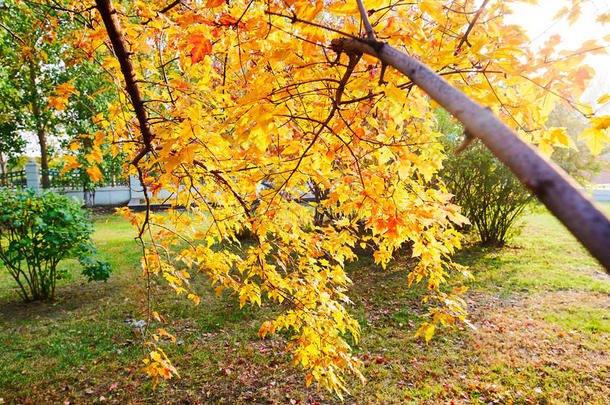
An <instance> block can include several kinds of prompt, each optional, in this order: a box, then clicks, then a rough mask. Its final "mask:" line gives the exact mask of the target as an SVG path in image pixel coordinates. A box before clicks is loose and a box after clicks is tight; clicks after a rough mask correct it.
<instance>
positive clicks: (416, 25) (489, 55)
mask: <svg viewBox="0 0 610 405" xmlns="http://www.w3.org/2000/svg"><path fill="white" fill-rule="evenodd" d="M83 3H84V4H82V3H81V2H69V3H68V2H67V3H66V4H65V5H64V6H62V7H63V8H64V9H65V11H66V12H68V13H70V14H72V15H77V16H79V18H81V19H83V20H85V21H86V24H85V27H86V29H83V31H82V35H80V36H78V37H77V36H75V41H74V42H73V43H72V47H73V48H76V49H79V50H80V51H82V53H83V56H84V57H88V58H94V59H99V60H100V61H101V62H102V63H103V66H104V67H105V68H106V69H107V70H108V73H109V75H110V76H111V77H112V81H113V83H115V84H117V85H118V86H119V87H120V88H122V89H123V88H124V93H122V94H121V96H120V97H119V100H118V101H117V103H115V104H114V105H113V106H111V107H110V108H109V110H108V113H107V114H105V116H104V120H103V125H105V128H106V131H107V133H108V135H109V136H110V137H112V138H111V139H112V143H111V142H110V141H106V143H108V144H110V143H111V144H112V145H113V147H117V148H118V147H120V150H121V151H122V152H123V153H125V154H126V155H127V156H128V157H129V163H130V164H131V166H130V169H129V170H130V173H131V174H134V175H137V176H139V178H140V180H141V182H142V184H143V187H144V190H145V194H146V196H147V197H146V199H147V201H148V202H150V199H151V198H152V197H154V196H155V194H156V193H157V192H158V190H160V189H161V188H166V189H169V190H171V191H175V192H176V195H177V196H176V199H175V200H174V202H173V203H174V205H175V206H181V207H187V209H189V212H190V214H191V215H189V216H185V215H181V214H179V213H177V212H175V211H170V212H169V213H168V215H167V216H158V215H153V214H151V213H150V212H149V210H147V211H146V212H145V213H143V214H142V215H137V214H133V213H130V212H128V211H127V210H124V211H123V212H124V213H125V215H126V216H127V217H128V218H130V220H131V221H132V222H133V223H134V224H135V225H137V227H138V229H139V237H140V240H141V242H142V245H143V247H144V251H145V254H144V258H143V272H144V276H145V277H153V276H155V275H162V276H163V277H164V278H165V279H167V280H168V282H169V283H170V285H171V286H172V287H173V288H175V290H176V291H177V292H178V293H181V292H187V293H188V295H187V296H188V297H189V298H190V299H192V300H193V301H194V302H195V304H197V303H198V297H197V296H196V295H195V294H193V293H192V292H189V287H188V280H189V274H190V273H189V270H192V271H200V272H204V273H205V274H207V275H208V277H209V278H210V280H211V282H212V284H214V285H216V289H217V292H218V293H219V294H220V293H221V292H222V291H223V290H225V289H227V290H229V291H232V292H234V293H235V294H236V295H237V296H238V297H239V301H240V305H241V306H243V305H245V304H246V303H250V304H252V305H260V304H261V301H262V300H268V301H271V302H275V303H277V304H278V305H280V307H281V308H282V309H283V311H282V313H281V314H280V315H278V316H277V317H275V318H274V319H271V320H269V321H267V322H265V323H264V324H263V325H262V326H261V328H260V335H261V336H262V337H265V336H266V335H267V334H268V333H274V332H277V331H279V330H283V329H284V330H287V331H288V332H289V334H290V335H291V336H292V338H291V339H290V341H289V342H288V345H289V347H290V349H291V350H292V353H293V356H294V359H295V362H296V363H297V364H301V365H302V366H303V367H304V368H305V369H307V370H308V372H309V374H308V375H307V377H306V382H307V384H310V383H311V382H312V381H313V380H316V381H317V382H318V383H320V384H321V385H322V386H326V387H328V388H330V389H334V390H336V391H337V392H340V391H341V390H342V389H344V388H345V387H344V383H343V380H342V378H341V373H342V370H346V369H347V370H350V371H352V372H353V373H355V374H356V375H358V376H360V377H361V378H363V377H362V374H361V372H360V369H359V361H358V359H357V358H356V357H355V356H353V355H352V354H351V352H350V347H349V345H348V343H347V341H346V339H345V335H346V334H347V333H350V334H352V336H353V337H354V338H355V339H357V337H358V334H359V330H358V325H357V323H356V321H355V320H354V318H353V317H352V316H351V315H350V314H349V312H348V311H347V309H346V305H348V304H349V298H348V296H347V289H348V287H349V284H350V282H351V281H350V280H349V278H348V276H347V275H346V274H345V272H344V270H343V263H344V262H345V261H346V260H355V259H356V256H355V254H354V247H356V246H357V245H359V244H366V243H368V242H374V245H375V246H376V250H375V253H374V257H375V260H376V262H378V263H380V264H382V265H385V264H387V263H388V262H389V261H390V260H391V258H392V253H393V251H394V250H396V249H398V248H399V247H400V246H401V245H402V244H403V243H405V242H409V243H410V244H411V245H412V246H413V248H412V255H413V256H414V257H417V258H419V263H418V264H417V266H416V267H415V268H414V269H413V270H412V271H411V273H410V276H409V278H410V280H411V281H415V282H420V281H421V280H423V279H426V280H427V284H428V288H429V295H428V296H427V297H426V300H428V302H430V303H431V309H430V321H429V322H426V323H425V324H423V325H422V327H421V328H420V330H419V332H418V333H419V334H423V335H424V336H425V338H426V340H429V339H430V338H431V336H432V335H433V333H434V330H435V328H436V327H437V326H439V325H450V324H453V323H454V322H456V321H458V320H461V319H464V317H465V316H466V312H465V305H464V302H463V300H462V299H461V298H460V297H459V294H460V292H462V291H463V289H460V288H456V289H454V291H448V290H447V289H442V288H441V284H442V283H444V282H445V281H446V280H447V278H448V277H451V276H452V275H454V274H455V273H465V270H464V269H463V268H462V267H460V266H459V265H457V264H455V263H453V262H452V260H451V254H452V253H453V252H454V251H455V249H456V248H458V247H459V246H460V242H459V240H460V237H459V234H458V233H457V232H456V231H455V229H454V227H453V226H454V225H455V224H458V225H459V224H461V223H462V222H463V217H462V216H461V215H460V214H459V209H458V207H457V206H455V205H454V204H452V203H451V202H450V195H449V194H448V193H447V192H446V189H445V188H444V186H443V185H442V184H440V183H438V182H436V181H435V179H436V177H437V172H438V170H439V169H440V167H441V162H442V159H443V151H442V147H441V145H440V144H439V142H438V138H439V136H440V134H438V133H437V132H435V131H434V130H433V128H434V123H435V120H434V113H433V108H434V107H435V106H436V104H435V102H438V103H440V104H441V105H443V107H445V108H446V109H447V110H448V111H449V112H451V113H452V114H454V115H455V116H456V117H457V118H458V119H459V120H460V121H462V122H463V123H464V124H465V126H466V128H468V130H469V133H471V134H472V135H474V136H476V137H480V138H482V139H483V141H484V143H485V144H486V145H487V146H488V147H490V149H491V150H492V151H493V152H494V153H495V154H496V155H498V156H499V157H500V158H501V160H502V161H503V162H505V163H507V164H509V166H510V167H511V169H512V170H513V171H514V172H516V173H517V175H518V177H519V178H520V179H521V180H522V181H523V182H525V183H526V185H527V186H528V187H529V188H530V189H531V190H532V192H534V193H535V194H536V195H537V196H538V197H539V198H540V199H541V200H542V201H543V202H544V203H545V204H547V205H548V206H549V207H550V208H551V210H552V211H553V212H555V213H556V214H557V215H558V216H560V218H561V219H562V220H563V221H564V222H565V223H566V224H567V226H568V227H569V228H570V229H571V230H572V231H573V232H574V233H576V234H577V236H578V237H579V238H580V239H581V240H583V243H585V244H586V245H587V246H588V247H589V249H590V250H591V251H592V253H593V254H594V255H596V257H598V258H599V259H600V260H601V261H602V262H604V263H606V264H607V263H608V261H609V258H608V252H607V249H606V248H604V245H603V243H606V242H607V236H606V237H604V236H603V235H604V232H606V235H607V234H608V228H609V227H610V225H609V224H608V220H607V219H606V218H605V217H604V216H603V214H601V213H599V211H597V210H596V209H595V208H594V207H593V206H592V205H591V203H590V202H588V200H586V199H585V198H584V197H582V196H581V195H580V194H578V193H577V192H575V191H574V190H573V187H572V186H571V185H570V182H569V181H568V180H566V179H565V177H564V176H563V174H561V172H557V171H556V170H555V168H554V167H553V166H552V165H549V164H548V163H547V162H546V161H544V160H543V159H541V158H540V157H539V156H538V154H537V152H536V151H535V150H534V149H532V148H531V147H529V146H528V145H527V144H526V143H525V142H523V141H522V140H521V139H520V138H518V137H517V136H516V135H515V132H514V131H513V130H512V129H511V128H509V127H508V126H507V125H510V126H511V127H512V128H516V129H517V131H518V132H519V133H520V135H521V136H523V137H524V138H526V139H528V140H530V141H532V142H534V143H537V144H540V143H542V142H544V141H547V140H551V144H556V143H561V142H562V140H563V137H562V136H561V134H562V131H560V130H556V129H553V128H547V127H546V126H545V125H544V122H545V120H546V117H547V116H548V114H549V112H550V109H548V108H547V106H548V105H549V104H548V103H550V105H553V104H554V102H555V101H557V100H560V99H561V100H566V101H567V102H570V103H572V104H573V105H575V106H577V107H578V108H579V109H580V110H581V111H582V112H583V113H585V114H587V115H589V114H590V111H589V110H587V106H581V105H578V104H577V103H575V102H574V100H575V99H576V97H577V96H578V94H579V92H582V90H583V89H584V87H585V86H586V83H587V79H588V77H590V75H591V70H590V68H587V67H586V66H578V64H579V63H580V62H581V61H582V59H583V58H584V55H585V54H586V53H587V52H600V51H603V49H604V46H605V44H603V43H602V44H599V43H595V42H587V43H585V44H584V45H583V47H582V48H581V49H578V50H575V51H574V52H573V53H569V54H566V55H559V54H558V52H556V51H555V45H556V44H555V43H552V42H550V43H548V44H547V45H546V47H545V48H544V49H542V50H541V51H539V52H538V53H534V52H533V51H531V50H529V49H528V48H527V43H528V39H527V37H526V36H525V35H524V34H523V32H522V31H520V30H518V29H516V28H515V27H509V26H505V25H503V16H504V15H505V14H506V13H507V12H508V5H509V3H510V2H508V1H497V2H490V1H484V2H483V3H482V5H481V6H474V5H473V4H471V2H464V3H459V2H448V3H447V4H445V3H443V2H440V1H431V0H424V1H418V2H406V3H405V2H397V3H387V2H385V1H380V0H371V1H367V4H366V6H367V9H365V7H364V5H363V4H362V2H361V1H357V2H353V1H339V0H336V1H328V2H322V1H300V0H297V1H292V2H289V4H288V3H286V4H284V3H280V2H264V1H255V0H245V1H243V0H236V1H231V2H228V3H226V2H223V1H217V0H208V1H206V2H203V1H195V0H193V1H173V2H168V4H167V5H165V6H158V5H157V4H156V3H153V2H147V1H138V2H122V3H121V4H113V3H112V2H111V1H109V0H97V1H96V2H95V7H93V4H89V3H85V2H83ZM576 17H577V10H575V11H574V12H573V13H571V14H570V18H576ZM369 18H370V19H372V20H373V24H374V25H373V24H371V23H370V22H369ZM558 18H563V17H562V16H559V17H558ZM376 33H377V34H376ZM381 34H382V35H383V40H382V39H381V37H380V38H378V37H377V36H376V35H381ZM386 41H387V42H386ZM109 50H111V52H109ZM407 52H408V54H407ZM418 60H424V61H426V62H427V63H428V65H429V66H430V68H428V67H426V66H423V65H422V64H421V63H420V62H418ZM388 66H391V67H392V68H389V67H388ZM439 76H442V77H444V78H445V79H447V80H449V81H450V82H451V84H452V85H453V86H454V87H452V86H451V85H450V84H449V83H448V82H447V81H444V80H442V79H441V78H440V77H439ZM463 92H466V93H467V94H469V95H470V97H472V98H469V97H467V96H465V95H464V93H463ZM473 98H474V99H477V100H479V101H480V102H483V103H484V104H486V105H488V106H489V107H490V109H491V111H488V110H486V109H485V108H483V107H482V106H480V105H479V104H477V103H476V102H474V101H473ZM431 99H433V100H434V101H435V102H434V101H432V100H431ZM541 100H542V102H541ZM494 113H495V114H497V115H498V116H499V118H500V119H498V118H496V116H495V115H494ZM592 120H594V121H593V124H594V126H593V128H592V130H591V131H589V132H588V133H585V134H584V135H585V136H587V137H588V138H589V139H592V143H594V144H599V143H603V141H604V138H605V137H606V135H605V132H604V131H605V129H606V128H607V127H608V125H609V121H610V120H609V119H608V118H607V117H606V118H603V117H594V118H592ZM502 121H504V122H505V123H506V124H505V123H503V122H502ZM100 141H101V140H100ZM263 181H265V182H266V184H268V185H271V186H270V187H265V188H261V187H259V185H260V184H261V183H262V182H263ZM312 182H313V184H319V185H321V188H322V189H323V190H327V191H328V195H327V198H325V199H323V200H321V201H319V203H318V204H319V206H318V208H320V209H322V210H323V209H325V208H326V209H328V210H332V211H333V212H334V213H338V214H340V215H336V216H335V218H334V219H333V220H332V221H330V222H318V223H314V218H313V216H314V213H313V212H312V211H310V210H309V209H307V208H306V207H303V206H302V205H300V204H299V201H300V200H301V198H302V196H303V194H304V193H306V192H307V191H309V189H310V187H311V184H312ZM435 184H436V186H435ZM255 201H256V202H257V205H256V208H255V209H254V208H253V203H254V202H255ZM566 210H571V211H572V217H569V216H568V215H566ZM581 213H583V214H582V215H581ZM585 213H586V214H585ZM210 222H211V225H207V224H210ZM362 223H365V224H366V226H367V227H368V230H369V232H368V233H366V234H365V235H362V234H360V233H359V232H357V228H358V227H359V224H362ZM583 227H585V228H588V229H586V230H585V231H583ZM244 229H246V230H248V231H249V233H250V234H251V235H252V238H253V241H254V243H253V245H249V246H242V245H241V244H240V243H239V242H238V241H237V240H236V237H235V235H236V234H237V233H240V232H242V231H243V230H244ZM149 231H150V232H149ZM144 232H147V234H149V235H152V240H150V241H145V240H144V238H143V237H142V236H143V234H144ZM179 241H181V242H180V243H179ZM184 243H186V247H185V245H184ZM600 243H602V245H600ZM605 246H606V247H607V243H606V245H605ZM466 274H467V273H466ZM154 347H155V348H154V349H153V350H152V351H151V353H150V356H149V358H148V359H147V367H146V370H147V372H148V373H149V374H150V375H151V376H152V377H153V378H154V379H155V381H156V379H157V378H158V377H160V376H162V377H171V376H172V375H174V373H175V371H176V370H175V369H173V368H172V367H171V364H170V363H169V360H168V358H167V357H166V356H165V354H164V352H163V351H162V349H161V347H159V346H158V345H157V346H154Z"/></svg>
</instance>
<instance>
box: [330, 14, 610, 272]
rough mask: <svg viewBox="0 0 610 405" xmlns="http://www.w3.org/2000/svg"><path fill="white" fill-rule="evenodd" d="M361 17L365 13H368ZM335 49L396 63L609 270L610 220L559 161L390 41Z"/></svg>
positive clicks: (343, 42)
mask: <svg viewBox="0 0 610 405" xmlns="http://www.w3.org/2000/svg"><path fill="white" fill-rule="evenodd" d="M362 18H363V19H364V18H367V17H366V15H364V16H362ZM332 47H333V49H334V50H335V51H336V52H348V53H351V52H359V53H366V54H368V55H371V56H374V57H376V58H378V59H379V60H380V61H381V62H382V63H384V64H386V65H390V66H393V67H394V68H396V69H397V70H398V71H399V72H401V73H402V74H404V75H405V76H407V77H408V78H409V79H410V80H411V81H412V82H413V83H415V84H416V85H417V86H419V87H420V88H421V89H422V90H424V91H425V92H426V93H427V94H428V95H429V96H430V97H431V98H432V99H434V101H436V102H437V103H439V104H440V105H441V106H443V107H444V108H445V109H446V110H447V111H449V112H450V113H452V114H453V115H454V116H455V117H457V118H458V119H459V120H460V121H461V122H462V124H464V126H465V127H466V129H467V130H468V131H469V132H470V133H471V134H473V135H474V136H477V137H478V138H480V139H481V140H482V141H483V143H484V144H485V145H486V146H487V147H488V148H489V149H490V150H491V152H492V153H493V154H494V155H495V156H496V157H497V158H498V159H500V161H502V162H503V163H504V164H505V165H506V166H508V168H509V169H510V170H511V171H512V172H513V173H514V174H515V175H516V176H517V178H518V179H519V180H520V181H521V183H523V184H524V185H525V186H526V187H527V188H528V189H529V190H530V191H531V192H532V193H533V194H534V195H536V197H537V198H538V199H539V200H540V201H541V202H542V203H543V204H544V205H546V207H547V208H548V209H549V210H550V211H551V212H552V213H553V214H554V215H555V216H556V217H557V218H558V219H559V220H560V221H561V222H562V223H563V224H564V225H565V226H566V228H568V230H569V231H570V232H572V234H573V235H574V236H576V238H577V239H578V240H579V241H580V242H581V243H582V244H583V245H584V246H585V247H586V248H587V249H588V250H589V252H590V253H591V255H593V256H594V257H595V258H596V259H597V260H598V261H599V262H600V263H601V264H602V265H603V266H604V267H605V268H606V271H607V272H608V273H610V221H609V220H608V218H607V217H606V216H605V215H604V214H603V213H602V212H601V211H600V210H599V209H598V208H597V207H596V206H595V205H594V204H593V202H591V201H590V200H589V199H588V198H587V197H586V196H585V195H584V194H583V193H582V192H581V191H579V190H578V185H577V184H576V182H575V181H574V180H572V179H571V178H570V177H569V176H568V175H567V174H566V173H565V172H564V171H563V170H562V169H561V168H559V166H557V165H556V164H555V163H553V162H551V161H550V160H548V159H547V158H546V157H544V156H543V155H541V154H540V153H538V151H536V150H535V149H534V148H533V147H532V146H531V145H529V144H528V143H526V142H525V141H524V140H522V139H521V138H520V137H519V136H518V135H517V134H516V133H515V132H514V131H513V130H512V129H510V128H509V127H508V126H506V125H505V124H504V123H503V122H502V121H500V119H498V118H497V117H496V116H495V115H494V114H493V112H491V111H490V110H488V109H487V108H485V107H483V106H482V105H480V104H479V103H477V102H476V101H474V100H473V99H472V98H470V97H469V96H467V95H466V94H465V93H463V92H462V91H460V90H458V89H457V88H455V87H453V86H452V85H451V84H450V83H449V82H448V81H446V80H445V79H443V78H442V77H441V76H439V75H438V74H436V73H435V72H434V71H433V70H432V69H430V68H429V67H428V66H426V65H424V64H423V63H421V62H419V61H417V60H416V59H414V58H412V57H411V56H409V55H407V54H405V53H403V52H401V51H399V50H398V49H396V48H394V47H392V46H391V45H389V44H387V43H384V42H379V41H374V40H367V39H354V38H340V39H335V40H333V41H332Z"/></svg>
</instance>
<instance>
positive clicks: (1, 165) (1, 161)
mask: <svg viewBox="0 0 610 405" xmlns="http://www.w3.org/2000/svg"><path fill="white" fill-rule="evenodd" d="M0 169H1V170H2V185H3V186H5V187H6V186H7V185H8V182H7V179H6V160H4V154H3V153H0Z"/></svg>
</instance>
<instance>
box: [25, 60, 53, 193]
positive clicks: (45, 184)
mask: <svg viewBox="0 0 610 405" xmlns="http://www.w3.org/2000/svg"><path fill="white" fill-rule="evenodd" d="M29 64H30V85H31V86H32V88H31V89H30V90H31V96H32V101H31V104H32V115H33V116H34V121H35V123H36V135H37V136H38V144H39V145H40V168H41V172H42V188H43V189H46V188H49V185H50V179H49V158H48V152H47V135H46V133H45V130H44V127H45V123H44V122H42V113H41V111H40V108H39V107H38V103H37V101H38V88H37V87H36V70H35V66H34V62H33V61H32V59H30V60H29Z"/></svg>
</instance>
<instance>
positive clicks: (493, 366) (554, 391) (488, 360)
mask: <svg viewBox="0 0 610 405" xmlns="http://www.w3.org/2000/svg"><path fill="white" fill-rule="evenodd" d="M476 302H477V303H478V305H477V307H476V308H474V310H473V314H472V319H473V321H474V324H475V325H476V327H477V330H476V332H474V333H473V334H472V342H471V345H472V346H473V347H470V348H467V349H466V350H465V352H464V354H467V355H468V356H469V358H470V361H469V368H470V369H471V370H470V372H469V373H465V374H466V375H467V377H466V378H464V377H463V375H462V376H461V377H460V376H457V378H458V382H457V384H456V385H457V386H459V387H462V389H463V390H464V391H468V390H469V389H470V391H471V392H472V391H473V390H474V392H477V393H478V394H479V395H481V397H479V400H483V401H486V400H490V399H494V400H500V401H510V402H513V401H514V402H524V403H528V402H530V403H531V402H535V403H566V402H567V403H600V404H601V403H604V401H605V400H606V399H607V398H610V386H609V385H608V372H609V371H610V356H609V354H610V353H609V350H608V348H610V337H609V336H608V334H606V333H583V332H582V331H578V332H577V331H576V330H571V329H569V328H566V327H565V326H564V325H561V324H556V323H554V322H548V321H546V320H545V319H544V315H545V314H546V313H548V311H558V312H561V311H563V310H566V309H569V308H578V306H579V305H581V304H582V303H586V304H587V305H588V306H589V307H592V308H602V309H603V308H605V309H608V306H609V304H610V300H609V299H608V295H607V294H603V293H596V292H577V291H553V292H546V293H543V294H539V295H535V296H531V297H523V298H520V297H513V298H512V299H510V300H507V301H503V300H499V299H497V298H494V297H490V296H484V295H482V294H476ZM453 377H456V376H453ZM472 377H475V378H474V379H473V378H472ZM460 379H461V381H460ZM477 387H478V388H477ZM484 387H487V388H489V387H491V388H492V390H491V392H484V390H482V389H480V388H484ZM488 391H489V390H488Z"/></svg>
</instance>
